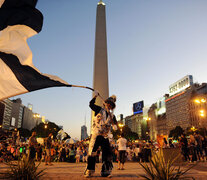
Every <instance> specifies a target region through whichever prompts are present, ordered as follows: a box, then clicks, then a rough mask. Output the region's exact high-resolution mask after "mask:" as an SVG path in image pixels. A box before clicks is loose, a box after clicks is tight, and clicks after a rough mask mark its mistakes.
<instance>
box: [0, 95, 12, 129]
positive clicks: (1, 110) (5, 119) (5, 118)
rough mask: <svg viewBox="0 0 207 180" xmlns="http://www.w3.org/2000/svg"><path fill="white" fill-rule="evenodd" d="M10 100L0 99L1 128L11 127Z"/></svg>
mask: <svg viewBox="0 0 207 180" xmlns="http://www.w3.org/2000/svg"><path fill="white" fill-rule="evenodd" d="M11 113H12V101H11V100H10V99H5V100H3V101H0V123H1V126H2V128H3V129H7V130H10V129H11V120H12V116H11Z"/></svg>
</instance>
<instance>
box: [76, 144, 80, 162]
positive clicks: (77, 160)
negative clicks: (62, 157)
mask: <svg viewBox="0 0 207 180" xmlns="http://www.w3.org/2000/svg"><path fill="white" fill-rule="evenodd" d="M81 155H82V151H81V147H80V146H79V147H78V148H77V149H76V155H75V158H76V163H79V162H80V156H81Z"/></svg>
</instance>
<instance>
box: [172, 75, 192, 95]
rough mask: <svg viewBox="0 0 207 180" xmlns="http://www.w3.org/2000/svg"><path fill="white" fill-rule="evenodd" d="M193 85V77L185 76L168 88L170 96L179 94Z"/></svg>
mask: <svg viewBox="0 0 207 180" xmlns="http://www.w3.org/2000/svg"><path fill="white" fill-rule="evenodd" d="M192 84H193V76H192V75H187V76H185V77H183V78H182V79H180V80H179V81H177V82H175V83H173V84H172V85H170V87H169V94H170V96H172V95H174V94H176V93H178V92H181V91H183V90H185V89H186V88H188V87H189V86H191V85H192Z"/></svg>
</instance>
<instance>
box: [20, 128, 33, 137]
mask: <svg viewBox="0 0 207 180" xmlns="http://www.w3.org/2000/svg"><path fill="white" fill-rule="evenodd" d="M18 131H19V135H20V136H23V137H24V138H27V137H30V136H31V131H30V130H28V129H25V128H19V129H18Z"/></svg>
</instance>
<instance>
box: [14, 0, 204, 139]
mask: <svg viewBox="0 0 207 180" xmlns="http://www.w3.org/2000/svg"><path fill="white" fill-rule="evenodd" d="M97 3H98V0H58V1H57V0H39V2H38V4H37V8H38V9H39V10H40V11H41V12H42V14H43V16H44V24H43V29H42V31H41V32H40V33H39V34H37V35H36V36H34V37H32V38H30V39H29V42H28V43H29V45H30V48H31V49H32V52H33V63H34V65H35V66H36V67H37V68H38V69H39V70H40V71H41V72H42V73H47V74H53V75H57V76H59V77H60V78H62V79H63V80H65V81H67V82H68V83H69V84H73V85H83V86H89V87H92V82H93V61H94V44H95V22H96V6H97ZM104 3H105V4H106V18H107V45H108V46H107V47H108V69H109V94H110V95H112V94H115V95H116V96H117V107H116V110H115V114H116V115H118V114H123V115H124V117H125V116H128V115H131V114H132V105H133V103H135V102H137V101H140V100H144V104H145V105H147V106H150V105H151V104H152V103H154V102H156V101H157V100H158V99H159V98H160V97H162V96H163V95H164V94H166V93H168V92H169V91H168V88H169V86H170V85H171V84H172V83H174V82H176V81H177V80H179V79H181V78H182V77H184V76H185V75H193V77H194V82H198V83H202V82H207V69H206V67H207V1H206V0H173V1H172V0H104ZM18 97H20V98H21V99H22V100H23V104H24V105H27V104H28V103H31V104H33V112H36V113H40V115H42V116H45V117H46V119H48V120H50V121H52V122H55V123H56V124H58V125H63V127H64V130H65V131H66V132H67V133H68V134H70V135H71V137H73V138H78V139H80V131H81V126H82V125H83V124H84V121H85V118H86V125H87V127H88V133H89V130H90V129H89V127H90V118H91V111H90V108H89V106H88V104H89V101H90V100H91V98H92V93H91V91H90V90H87V89H80V88H66V87H61V88H57V87H56V88H48V89H43V90H39V91H35V92H31V93H27V94H24V95H21V96H18ZM15 98H16V97H15ZM11 99H13V98H11Z"/></svg>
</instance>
